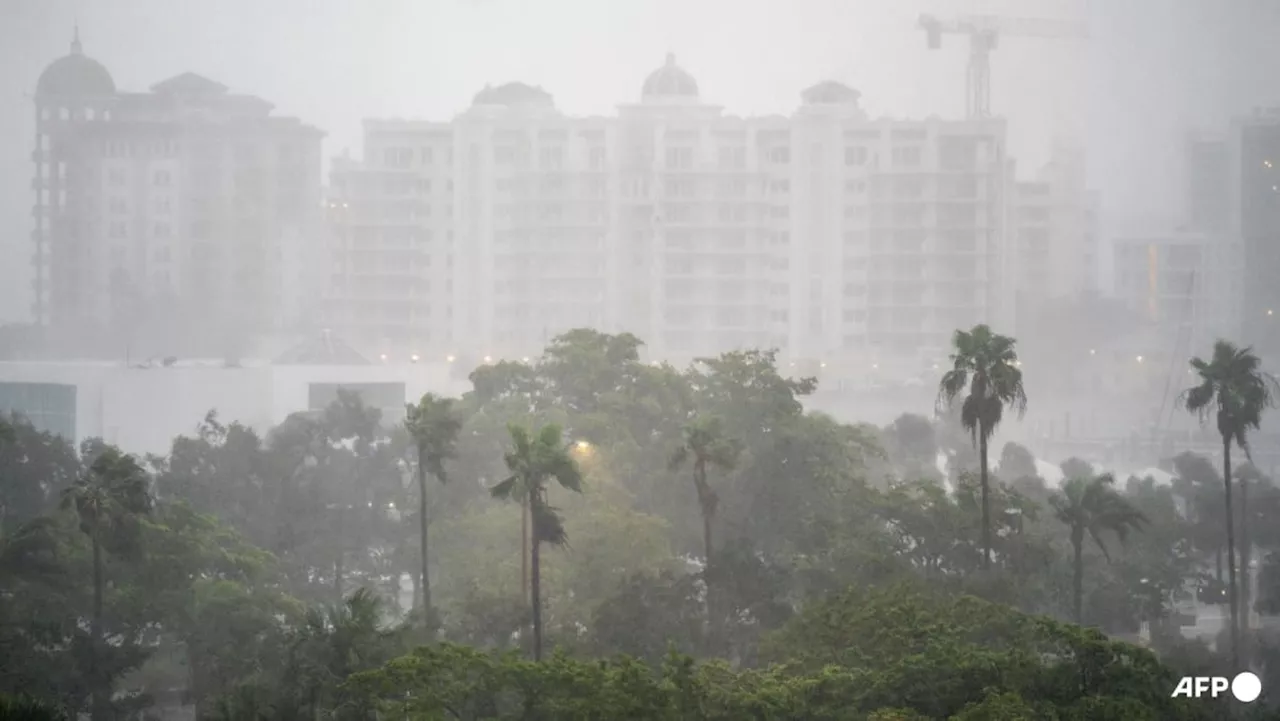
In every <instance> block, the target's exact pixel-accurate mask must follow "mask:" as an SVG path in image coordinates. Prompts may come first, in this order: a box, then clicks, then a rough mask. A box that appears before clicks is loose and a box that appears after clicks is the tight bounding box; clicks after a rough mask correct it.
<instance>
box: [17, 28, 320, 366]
mask: <svg viewBox="0 0 1280 721" xmlns="http://www.w3.org/2000/svg"><path fill="white" fill-rule="evenodd" d="M271 111H272V106H271V104H270V103H268V102H267V101H265V100H262V99H261V98H257V97H254V96H251V95H240V94H235V93H232V92H230V91H229V90H228V89H227V88H226V87H225V86H223V85H220V84H218V83H216V82H214V81H212V80H209V79H207V78H203V77H201V76H198V75H195V74H192V73H184V74H182V75H178V76H176V77H173V78H170V79H168V80H165V81H162V82H160V83H157V84H155V85H153V86H151V88H150V91H149V92H145V93H135V92H123V91H120V90H118V89H117V88H116V87H115V83H114V81H113V80H112V78H111V75H110V73H109V72H108V71H107V70H106V68H104V67H103V66H102V65H101V64H99V63H97V62H96V61H94V60H92V59H90V58H89V57H87V56H86V55H84V52H83V50H82V48H81V45H80V42H79V38H78V37H77V38H76V40H75V41H74V42H73V43H72V47H71V52H70V54H68V55H67V56H65V57H63V58H60V59H59V60H56V61H55V62H53V63H52V64H51V65H49V66H48V68H46V69H45V71H44V72H43V73H42V74H41V76H40V78H39V80H38V82H37V86H36V92H35V113H36V137H35V139H34V145H35V149H34V150H33V152H32V159H33V161H34V164H35V171H34V177H33V180H32V190H33V196H34V197H33V201H34V202H33V208H32V215H33V217H34V226H35V227H34V230H33V231H32V242H33V251H34V252H33V254H32V263H33V264H34V266H35V269H36V272H35V279H34V284H35V288H34V290H35V304H34V308H33V312H34V316H35V319H36V321H37V322H38V323H39V324H41V325H46V326H52V327H55V328H58V329H61V330H65V331H68V332H69V333H73V334H74V333H78V334H84V335H86V336H93V337H99V336H110V337H117V338H122V339H124V341H125V342H130V341H132V342H135V343H137V344H139V345H146V344H147V343H146V339H150V340H151V341H153V343H152V345H156V346H157V347H156V348H155V349H154V350H153V351H151V352H155V353H161V354H168V353H179V354H184V355H189V354H194V353H200V352H204V353H229V354H235V353H237V352H240V351H242V349H243V348H244V347H247V346H248V344H249V343H251V342H252V340H253V336H254V335H255V334H256V333H271V332H279V331H282V330H292V329H293V328H295V327H297V326H298V325H301V324H303V323H304V322H305V321H306V320H307V319H308V316H310V315H312V314H313V313H314V311H315V310H316V308H315V306H316V304H317V303H318V302H319V297H320V295H321V294H322V291H323V283H324V282H325V281H326V280H327V278H326V277H325V272H324V271H325V270H326V263H325V261H324V255H323V253H322V252H321V253H317V252H316V251H317V249H318V248H323V242H322V241H321V238H322V233H323V232H324V230H325V229H324V224H323V216H322V214H321V207H320V206H321V204H320V201H321V194H320V188H321V183H320V174H321V159H320V141H321V137H322V135H323V134H322V133H321V132H320V131H319V130H317V129H315V128H313V127H310V126H308V125H305V124H303V123H301V122H300V121H299V120H297V119H296V118H283V117H277V116H273V115H272V114H271ZM193 324H198V325H199V329H198V331H194V330H193V329H192V325H193Z"/></svg>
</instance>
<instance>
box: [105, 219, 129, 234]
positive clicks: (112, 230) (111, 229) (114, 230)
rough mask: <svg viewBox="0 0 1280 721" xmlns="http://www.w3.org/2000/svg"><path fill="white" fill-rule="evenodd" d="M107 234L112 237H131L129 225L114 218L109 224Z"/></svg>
mask: <svg viewBox="0 0 1280 721" xmlns="http://www.w3.org/2000/svg"><path fill="white" fill-rule="evenodd" d="M107 236H108V237H111V238H127V237H129V227H128V225H127V224H125V223H124V222H123V221H119V220H113V221H111V224H110V225H108V226H107Z"/></svg>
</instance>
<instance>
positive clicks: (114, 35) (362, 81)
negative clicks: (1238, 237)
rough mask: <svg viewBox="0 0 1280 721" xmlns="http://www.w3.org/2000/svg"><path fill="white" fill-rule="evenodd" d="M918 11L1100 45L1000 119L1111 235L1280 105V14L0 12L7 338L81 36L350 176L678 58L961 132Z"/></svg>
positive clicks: (776, 0)
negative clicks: (225, 101) (244, 103)
mask: <svg viewBox="0 0 1280 721" xmlns="http://www.w3.org/2000/svg"><path fill="white" fill-rule="evenodd" d="M920 12H934V13H937V14H941V15H947V14H952V15H955V14H970V13H997V14H1001V15H1007V16H1014V17H1045V18H1086V19H1087V20H1088V21H1089V24H1090V27H1091V31H1092V39H1091V40H1090V41H1089V42H1088V43H1087V44H1086V43H1081V42H1077V41H1070V40H1040V39H1035V40H1028V39H1018V38H1007V39H1005V40H1003V41H1002V44H1001V47H1000V49H999V50H998V51H997V52H996V54H995V55H994V56H993V68H994V69H993V103H992V104H993V106H994V108H995V110H996V111H997V112H999V113H1001V114H1004V115H1007V116H1008V117H1009V123H1010V146H1011V150H1012V152H1013V153H1014V154H1015V155H1016V156H1017V158H1018V160H1019V169H1020V174H1023V175H1027V174H1030V173H1031V172H1033V171H1034V169H1035V168H1037V167H1038V166H1040V165H1041V164H1043V163H1044V162H1045V161H1046V160H1047V159H1048V157H1049V148H1050V146H1051V143H1052V140H1053V138H1054V137H1056V136H1071V135H1074V136H1075V137H1077V138H1078V140H1079V142H1081V143H1082V144H1083V145H1084V146H1085V147H1086V148H1087V150H1088V153H1089V157H1090V176H1091V178H1092V180H1093V183H1094V185H1095V187H1096V188H1097V189H1098V190H1099V191H1101V193H1102V195H1103V203H1104V207H1105V209H1106V210H1107V211H1108V214H1109V215H1123V216H1143V217H1155V218H1160V219H1167V220H1168V222H1176V220H1177V219H1178V217H1179V216H1180V215H1181V208H1180V203H1179V192H1180V190H1179V189H1180V182H1181V181H1180V172H1181V166H1180V148H1181V137H1182V134H1183V133H1184V132H1185V130H1186V129H1188V128H1190V127H1210V128H1212V127H1217V126H1221V125H1222V124H1224V123H1225V122H1226V121H1227V119H1228V118H1229V117H1230V116H1232V115H1236V114H1240V113H1241V112H1245V111H1247V110H1248V109H1250V108H1252V107H1254V106H1262V105H1280V82H1277V81H1275V80H1274V74H1273V72H1271V71H1270V69H1273V68H1275V67H1278V66H1280V43H1276V42H1275V40H1274V38H1275V37H1276V33H1277V31H1280V2H1276V1H1274V0H1073V1H1072V0H1020V1H1019V0H786V1H784V0H205V1H204V2H196V1H195V0H0V322H4V321H12V320H24V319H25V318H26V316H27V314H28V305H29V299H28V286H29V280H28V277H27V276H28V265H29V260H28V259H29V256H30V254H29V250H28V248H29V242H28V233H29V230H30V214H29V213H30V197H29V196H30V191H29V188H30V171H31V165H30V162H29V153H30V149H31V147H32V138H33V135H34V117H33V108H32V104H31V100H30V93H31V92H32V91H33V90H34V88H35V82H36V78H37V77H38V76H39V74H40V71H41V70H42V69H43V68H44V67H45V65H47V64H48V63H49V62H51V61H53V60H54V59H56V58H57V57H59V56H61V55H63V54H65V53H66V52H67V48H68V43H69V41H70V37H71V29H72V26H73V24H74V23H75V22H76V21H77V20H78V21H79V25H80V30H81V37H82V40H83V42H84V49H85V53H86V54H87V55H89V56H91V57H93V58H95V59H97V60H98V61H100V62H102V63H103V64H104V65H105V66H106V67H107V69H108V70H110V71H111V73H112V75H113V76H114V77H115V80H116V85H117V86H118V87H120V88H122V89H125V90H133V91H141V90H145V89H146V88H147V87H149V86H150V85H152V84H153V83H155V82H157V81H159V80H163V79H165V78H167V77H170V76H172V75H176V74H178V73H181V72H185V71H192V72H196V73H200V74H202V75H206V76H208V77H210V78H212V79H215V80H217V81H219V82H222V83H224V84H226V85H228V86H230V87H231V88H232V89H233V90H235V91H236V92H243V93H251V94H255V95H259V96H261V97H263V98H265V99H267V100H270V101H271V102H273V103H275V105H276V107H277V112H279V113H282V114H288V115H296V116H299V117H301V118H303V119H304V120H306V121H307V122H310V123H312V124H314V125H317V126H319V127H321V128H323V129H324V130H325V131H327V132H328V139H327V141H326V146H325V150H326V153H327V154H329V155H333V154H337V153H339V152H341V151H342V149H344V148H349V149H350V150H351V152H352V153H353V154H357V155H358V154H359V153H360V122H361V120H362V119H363V118H366V117H420V118H429V119H435V120H447V119H449V118H451V117H452V116H453V115H454V114H455V113H457V112H458V111H460V110H462V109H463V108H465V107H466V105H467V104H468V103H469V102H470V99H471V96H472V95H473V94H474V93H475V92H476V91H477V90H478V89H480V88H481V87H483V86H484V85H485V84H486V83H500V82H505V81H508V80H521V81H525V82H530V83H534V84H540V85H542V86H543V87H545V88H546V89H548V90H549V91H551V92H552V93H553V94H554V95H555V98H556V102H557V105H558V106H559V107H560V108H561V109H562V110H563V111H565V112H567V113H571V114H607V113H611V112H613V108H614V106H615V105H616V104H618V103H625V102H633V101H634V100H635V99H636V98H637V96H638V93H639V87H640V84H641V82H642V81H643V79H644V76H645V75H646V74H647V73H648V72H649V71H650V70H652V69H653V68H655V67H657V66H658V65H659V64H660V63H661V62H662V59H663V56H664V54H665V53H666V52H668V51H670V52H674V53H675V54H676V56H677V59H678V61H679V62H680V64H681V65H683V66H684V67H685V68H686V69H687V70H689V71H690V72H691V73H693V75H694V76H695V77H696V78H697V79H698V82H699V85H700V88H701V91H702V96H703V98H704V100H706V101H708V102H713V103H716V104H719V105H723V106H725V112H727V113H732V114H740V115H752V114H765V113H789V112H791V111H792V110H793V109H794V108H795V106H796V104H797V102H798V93H799V91H800V90H801V89H802V88H804V87H805V86H807V85H809V84H812V83H814V82H816V81H818V80H821V79H826V78H833V79H837V80H841V81H843V82H846V83H848V84H850V85H853V86H854V87H857V88H858V89H859V90H861V91H862V93H863V100H864V105H865V106H866V107H867V108H868V110H869V111H870V112H871V113H872V114H873V115H890V116H897V117H923V116H927V115H931V114H937V115H940V116H943V117H959V115H960V114H961V113H962V111H963V108H964V71H965V58H966V41H965V40H964V39H963V38H958V37H947V38H945V39H944V48H943V50H941V51H933V52H931V51H928V50H926V48H925V44H924V38H923V36H922V33H921V32H920V31H919V30H917V29H916V28H915V19H916V17H917V15H918V14H919V13H920ZM1152 222H1164V221H1163V220H1161V221H1152Z"/></svg>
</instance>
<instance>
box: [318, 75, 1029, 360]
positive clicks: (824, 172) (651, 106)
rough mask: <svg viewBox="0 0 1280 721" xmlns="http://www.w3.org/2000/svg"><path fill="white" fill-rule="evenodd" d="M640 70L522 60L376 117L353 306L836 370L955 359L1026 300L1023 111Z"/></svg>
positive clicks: (346, 332)
mask: <svg viewBox="0 0 1280 721" xmlns="http://www.w3.org/2000/svg"><path fill="white" fill-rule="evenodd" d="M639 90H640V92H639V97H638V99H637V100H636V101H633V102H627V103H623V104H621V105H619V106H618V111H617V114H616V115H613V116H610V117H574V116H570V115H566V114H564V113H563V112H561V111H560V110H558V109H557V108H556V107H555V105H554V103H553V102H552V97H551V94H550V93H549V92H548V91H546V90H544V89H542V88H538V87H535V86H531V85H525V84H523V83H508V84H506V85H499V86H494V87H488V88H485V89H483V90H481V91H480V92H479V93H477V94H476V96H475V99H474V101H473V103H472V105H471V106H470V107H469V108H467V109H466V110H465V111H463V112H461V113H459V114H458V115H457V116H456V117H455V118H454V119H452V120H451V121H449V122H429V121H413V120H370V121H366V124H365V151H364V158H363V160H361V161H353V160H343V161H341V162H339V163H335V165H334V170H333V175H332V176H331V177H332V189H333V192H334V197H333V198H332V199H331V203H332V204H333V205H335V206H337V207H339V208H342V209H343V210H342V213H343V214H342V220H341V222H340V223H339V224H338V230H336V231H335V234H336V235H338V236H339V237H342V238H344V239H345V240H344V241H342V242H340V243H339V247H340V250H339V256H340V259H339V260H338V261H337V263H336V268H337V271H336V275H335V281H336V283H337V284H336V286H335V292H334V295H333V296H332V297H331V304H330V306H329V310H330V313H331V319H330V321H329V323H330V325H331V326H332V327H333V328H334V329H335V331H336V332H339V333H341V334H342V335H343V336H344V337H346V338H349V339H350V340H352V342H354V343H357V344H364V345H365V346H366V347H368V346H376V347H369V348H368V351H367V352H375V353H387V354H390V355H391V356H396V355H397V354H398V355H400V356H406V357H407V356H409V355H410V354H415V355H416V354H421V355H423V356H424V357H437V356H438V357H446V358H461V357H471V358H477V359H478V358H485V357H488V358H492V359H499V358H508V359H521V358H525V357H532V356H535V355H537V354H538V353H539V352H540V351H541V349H542V348H543V347H544V345H545V344H546V341H547V340H548V339H549V338H550V337H552V336H554V335H556V334H558V333H561V332H563V331H565V330H568V329H571V328H575V327H582V326H589V327H594V328H599V329H601V330H604V331H608V332H622V331H629V332H632V333H635V334H636V335H638V336H639V337H641V338H642V339H643V340H644V341H645V342H646V344H647V346H646V351H647V352H648V353H649V354H650V356H651V357H652V358H655V359H664V360H671V361H673V362H676V363H680V362H682V361H684V360H688V359H690V358H693V357H697V356H705V355H712V354H717V353H720V352H723V351H726V350H732V349H738V348H760V347H777V348H780V349H781V350H782V351H783V355H784V358H786V359H787V362H789V363H793V364H795V368H796V370H797V371H800V370H804V371H805V372H813V373H822V374H824V375H826V376H827V378H828V380H830V379H831V378H832V376H833V374H834V373H836V372H837V371H843V372H844V373H846V374H847V375H849V376H851V377H859V376H867V375H869V374H874V373H873V372H872V371H871V370H870V369H872V368H875V367H878V366H880V365H883V366H885V367H888V366H889V365H891V364H893V363H894V362H895V361H902V363H906V364H908V365H909V364H923V363H932V362H934V361H936V360H937V359H938V356H939V355H945V352H946V348H947V345H948V343H949V340H950V334H951V332H952V331H953V330H954V329H955V328H956V327H960V326H968V325H971V324H973V323H977V322H982V321H988V322H993V323H1002V322H1003V320H1004V319H1005V318H1006V317H1007V315H1008V314H1009V313H1010V312H1011V310H1012V309H1011V304H1010V302H1009V301H1008V295H1007V289H1006V287H1005V283H1004V279H1005V276H1006V274H1007V271H1006V269H1005V267H1004V265H1003V264H1004V262H1005V260H1006V258H1005V256H1004V255H1003V253H1004V244H1003V240H1004V224H1005V217H1006V214H1007V210H1008V209H1007V207H1006V200H1005V198H1006V193H1005V186H1006V184H1007V182H1008V180H1009V168H1010V164H1009V162H1008V158H1006V157H1005V154H1004V136H1005V128H1004V123H1003V121H1002V120H998V119H994V120H979V121H967V120H966V121H946V120H941V119H937V118H930V119H925V120H910V121H907V120H893V119H884V118H880V119H872V118H869V117H868V116H867V114H866V112H865V111H864V110H863V108H862V106H861V104H860V94H859V92H858V91H857V90H856V89H854V88H851V87H848V86H847V85H844V84H841V83H838V82H834V81H825V82H819V83H816V84H815V85H813V86H811V87H809V88H806V89H804V90H803V91H802V92H801V93H800V104H799V106H798V107H797V108H796V110H795V111H794V112H793V113H792V114H791V115H790V116H789V117H788V116H782V115H778V116H768V117H747V118H744V117H735V116H731V115H726V114H725V113H724V110H723V108H722V107H720V106H718V105H715V104H712V103H708V102H706V101H705V99H704V98H703V96H702V94H701V88H700V87H699V84H698V82H697V80H696V79H695V78H694V76H693V74H692V73H691V72H690V71H689V70H687V69H686V68H683V67H682V66H681V65H679V64H678V63H677V62H676V59H675V57H674V56H673V55H668V56H667V57H666V60H665V62H664V63H663V64H662V65H661V66H659V67H657V68H655V69H654V70H653V71H652V72H650V73H649V74H648V75H647V76H646V77H645V78H644V79H643V82H642V83H641V85H640V88H639ZM393 208H394V210H392V209H393ZM902 363H899V365H902ZM924 367H928V366H924ZM819 369H825V370H821V371H820V370H819Z"/></svg>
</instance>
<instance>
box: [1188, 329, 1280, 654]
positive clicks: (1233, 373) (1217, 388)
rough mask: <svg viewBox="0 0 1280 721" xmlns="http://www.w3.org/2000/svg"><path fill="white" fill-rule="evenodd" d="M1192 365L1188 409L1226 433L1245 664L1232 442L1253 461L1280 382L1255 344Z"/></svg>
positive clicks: (1232, 571) (1230, 582) (1232, 579)
mask: <svg viewBox="0 0 1280 721" xmlns="http://www.w3.org/2000/svg"><path fill="white" fill-rule="evenodd" d="M1191 369H1192V370H1194V371H1195V373H1196V375H1198V376H1199V383H1198V384H1197V385H1195V386H1192V387H1191V388H1188V389H1186V390H1185V391H1183V392H1182V396H1181V401H1182V402H1183V404H1184V405H1185V406H1186V409H1187V411H1188V412H1189V413H1194V414H1196V415H1198V416H1200V419H1201V421H1204V420H1207V419H1208V417H1209V415H1210V414H1213V415H1215V416H1216V420H1217V423H1218V433H1219V434H1220V435H1221V436H1222V490H1223V499H1224V505H1225V513H1226V521H1227V523H1226V529H1227V604H1228V606H1230V608H1231V660H1232V662H1233V663H1234V664H1235V666H1236V667H1237V668H1239V666H1240V604H1239V600H1238V596H1237V587H1236V538H1235V523H1234V518H1233V517H1234V515H1235V514H1234V512H1233V511H1234V508H1235V506H1233V505H1232V503H1231V446H1232V444H1235V445H1237V446H1239V447H1240V449H1241V450H1243V451H1244V453H1245V457H1246V458H1248V459H1249V460H1251V461H1252V455H1251V454H1250V452H1249V438H1248V434H1249V431H1251V430H1257V429H1259V428H1261V427H1262V412H1263V411H1264V410H1266V409H1267V408H1269V407H1272V406H1274V405H1275V400H1276V397H1277V395H1280V384H1277V383H1276V379H1275V377H1274V376H1272V375H1271V374H1270V373H1266V372H1264V371H1263V370H1262V361H1260V360H1259V359H1258V356H1257V355H1256V354H1255V353H1254V352H1253V349H1252V348H1249V347H1245V348H1241V347H1238V346H1236V345H1235V344H1234V343H1231V342H1230V341H1225V340H1219V341H1218V342H1217V343H1214V344H1213V357H1212V358H1211V359H1210V360H1209V361H1205V360H1202V359H1200V358H1192V359H1191Z"/></svg>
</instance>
